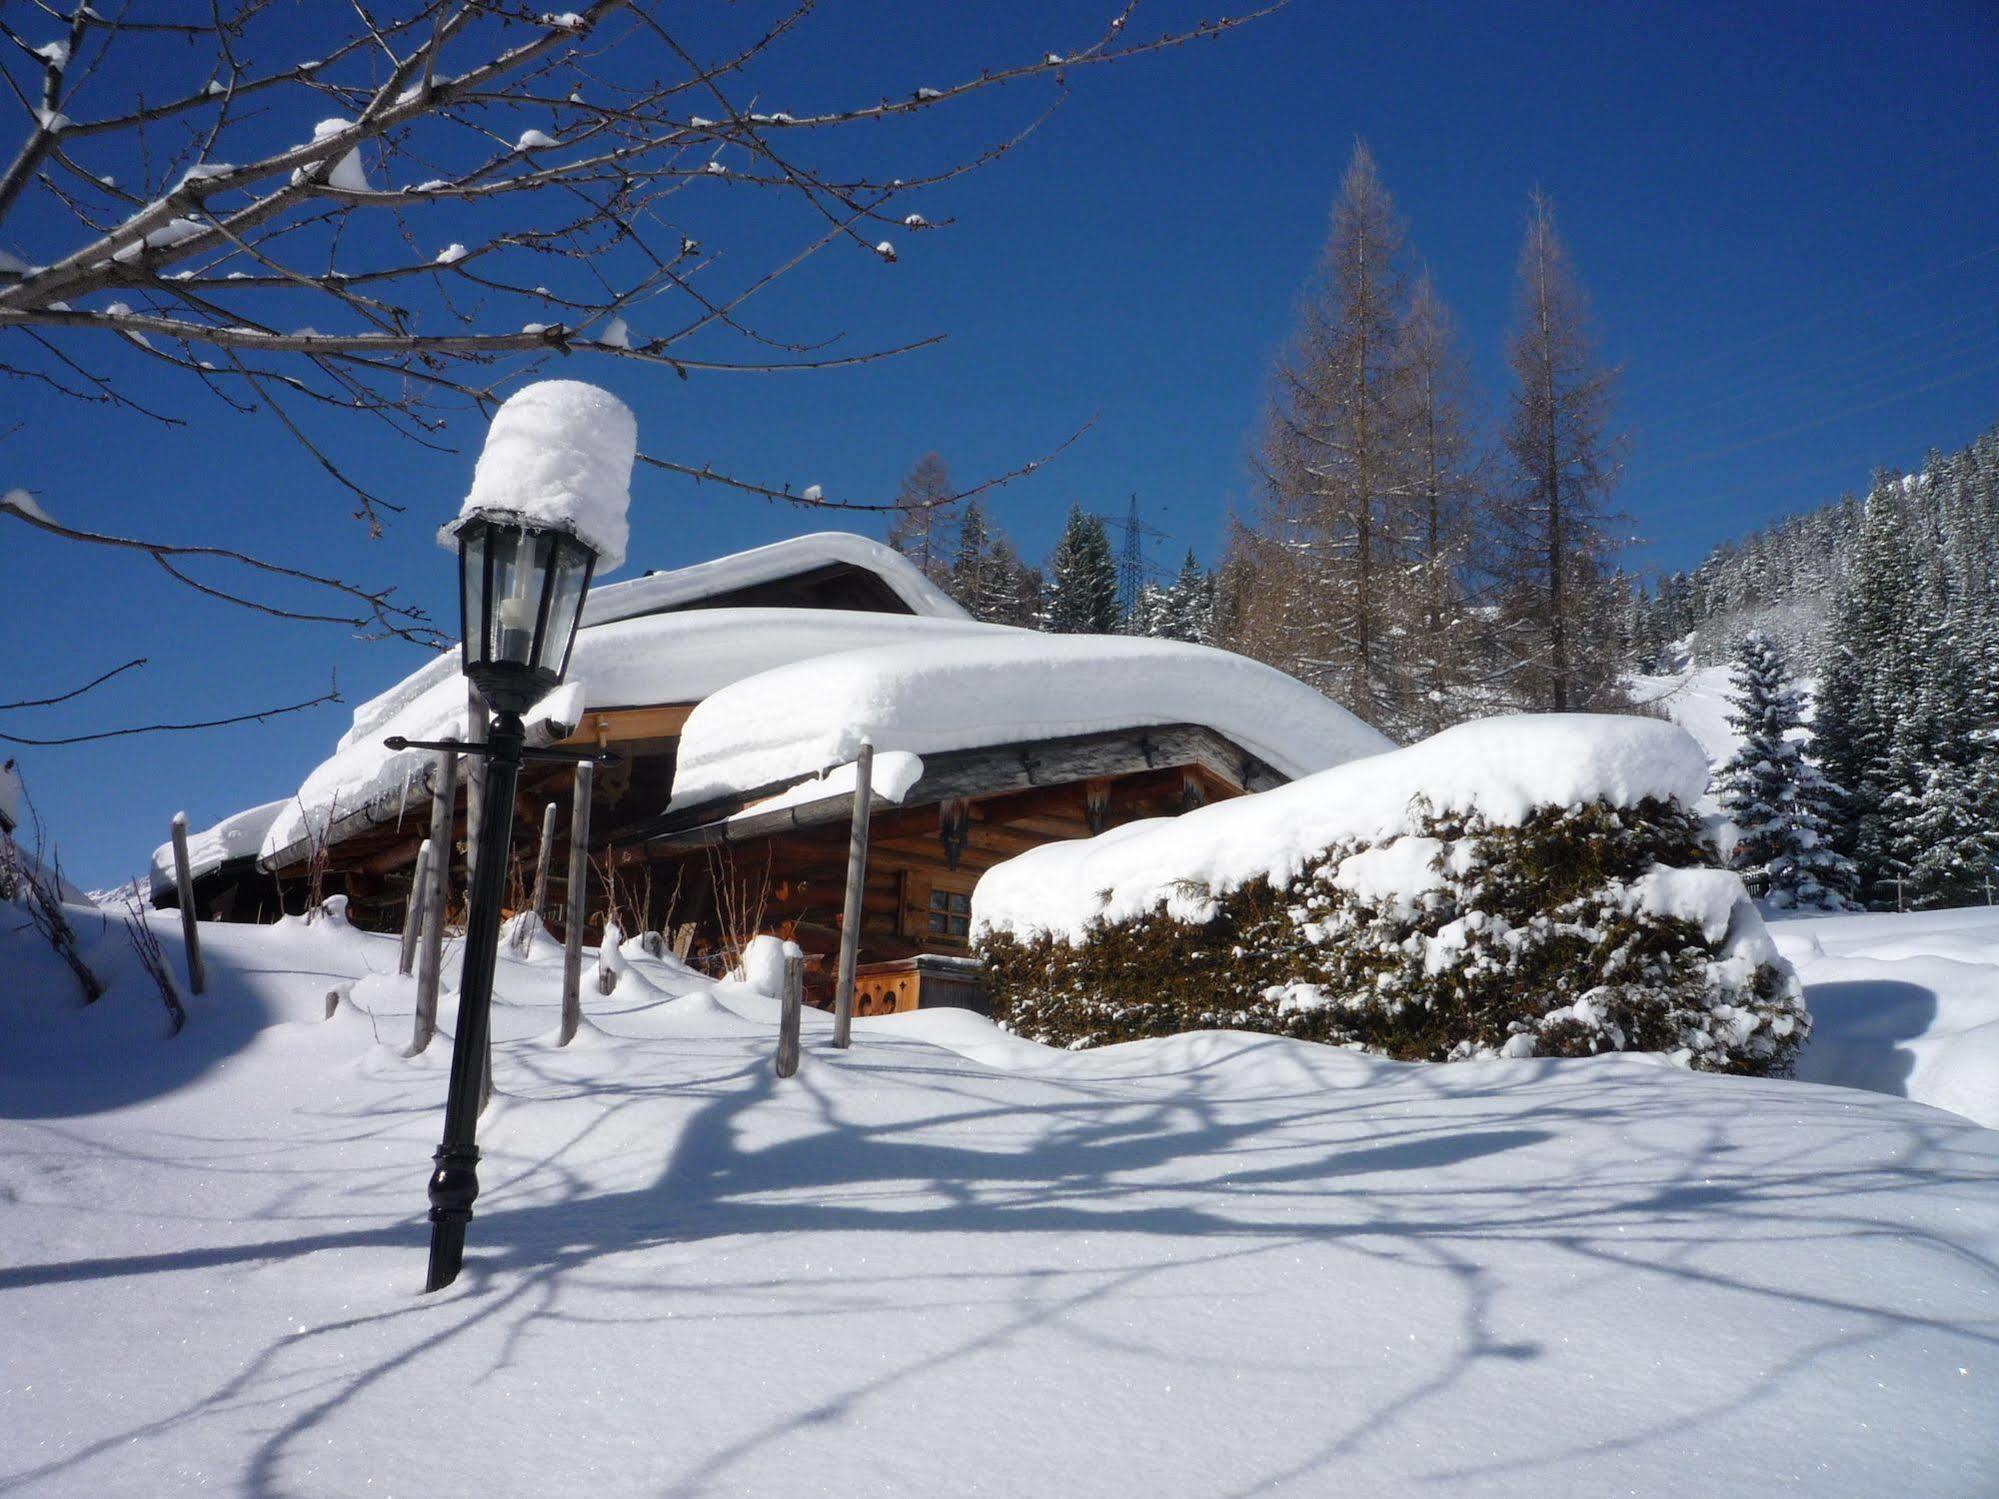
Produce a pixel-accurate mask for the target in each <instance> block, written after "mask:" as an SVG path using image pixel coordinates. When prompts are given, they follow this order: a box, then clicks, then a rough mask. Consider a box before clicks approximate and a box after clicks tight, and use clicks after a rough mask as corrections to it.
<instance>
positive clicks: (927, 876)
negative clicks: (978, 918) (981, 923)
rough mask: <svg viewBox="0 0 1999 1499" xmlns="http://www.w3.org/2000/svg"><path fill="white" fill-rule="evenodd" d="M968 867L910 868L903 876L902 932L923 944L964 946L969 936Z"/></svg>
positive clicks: (975, 879)
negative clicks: (965, 869) (951, 870)
mask: <svg viewBox="0 0 1999 1499" xmlns="http://www.w3.org/2000/svg"><path fill="white" fill-rule="evenodd" d="M977 882H978V876H977V875H975V874H973V873H971V872H970V871H969V870H967V871H964V872H949V873H947V872H945V871H942V870H918V869H909V870H905V871H903V876H902V935H903V936H904V937H906V938H908V939H909V940H910V941H912V942H915V943H919V944H920V945H922V946H924V947H965V946H968V945H969V944H970V942H971V937H972V886H973V885H974V884H976V883H977Z"/></svg>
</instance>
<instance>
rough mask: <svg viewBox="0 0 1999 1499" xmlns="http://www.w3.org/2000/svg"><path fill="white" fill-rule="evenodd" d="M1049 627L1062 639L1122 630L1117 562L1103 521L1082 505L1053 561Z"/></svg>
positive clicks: (1046, 607)
mask: <svg viewBox="0 0 1999 1499" xmlns="http://www.w3.org/2000/svg"><path fill="white" fill-rule="evenodd" d="M1042 611H1043V617H1044V624H1043V628H1045V629H1047V630H1050V631H1052V632H1054V633H1055V634H1058V635H1110V634H1114V633H1116V631H1117V627H1118V602H1117V561H1116V559H1115V558H1114V557H1113V556H1112V554H1111V542H1110V536H1109V534H1108V533H1107V532H1106V531H1105V529H1104V523H1103V519H1102V518H1101V517H1100V516H1095V515H1091V514H1089V513H1088V512H1086V511H1085V510H1084V509H1083V508H1082V506H1080V505H1072V506H1071V507H1070V508H1069V519H1068V522H1067V524H1066V525H1064V526H1063V528H1062V536H1061V539H1060V540H1059V541H1057V542H1056V543H1055V551H1054V553H1053V554H1052V555H1051V556H1050V558H1049V560H1048V588H1047V594H1046V597H1045V599H1044V602H1043V606H1042Z"/></svg>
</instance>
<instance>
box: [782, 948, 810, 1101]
mask: <svg viewBox="0 0 1999 1499" xmlns="http://www.w3.org/2000/svg"><path fill="white" fill-rule="evenodd" d="M779 1002H780V1009H779V1011H778V1020H777V1075H778V1076H779V1077H790V1076H791V1075H792V1074H793V1073H794V1072H796V1071H798V1027H799V1018H800V1015H801V1013H802V1012H803V1010H804V1008H805V955H804V954H803V953H786V954H785V958H784V991H783V994H782V996H781V997H780V1001H779Z"/></svg>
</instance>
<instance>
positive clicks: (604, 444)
mask: <svg viewBox="0 0 1999 1499" xmlns="http://www.w3.org/2000/svg"><path fill="white" fill-rule="evenodd" d="M638 445H639V428H638V422H637V420H636V419H635V418H634V417H633V416H632V413H631V408H630V407H628V406H626V405H625V403H624V402H623V401H621V400H619V399H618V398H617V397H616V396H614V395H612V394H611V393H610V392H609V391H607V390H602V389H600V388H598V387H597V386H595V385H589V384H586V383H584V382H583V381H581V380H538V381H536V382H535V383H534V384H532V385H527V386H523V387H522V388H521V389H519V390H517V391H515V392H514V393H513V394H512V395H511V396H509V397H507V400H506V402H505V404H504V405H502V406H501V407H500V409H499V410H498V411H497V412H495V413H494V415H493V425H492V426H491V427H490V428H489V429H488V430H487V432H486V446H485V448H484V449H483V450H482V451H481V452H480V454H479V463H478V466H477V467H476V468H475V469H474V470H473V472H472V492H471V493H470V494H468V495H466V496H465V503H464V504H463V505H462V506H461V507H460V508H459V511H458V519H457V521H456V522H454V523H453V524H452V525H450V526H447V527H446V528H445V529H444V531H443V532H441V533H440V535H439V540H440V541H442V542H443V543H444V545H446V546H447V547H455V546H456V545H457V542H456V540H455V539H454V538H455V536H456V534H457V529H458V527H459V526H462V525H463V524H464V523H465V522H466V521H469V520H472V519H474V518H475V517H483V518H485V519H488V520H496V521H501V522H504V523H513V524H527V525H533V526H541V527H544V528H551V529H554V530H559V531H567V532H570V533H571V534H572V535H574V536H575V537H576V538H577V539H578V540H580V541H582V542H583V543H585V544H586V545H587V546H590V547H592V548H594V549H595V550H596V552H597V570H598V571H599V572H609V571H610V570H611V569H612V568H614V567H617V566H618V565H619V564H620V563H622V562H623V561H624V560H625V543H626V541H627V540H629V539H630V535H631V528H630V524H629V523H628V521H627V520H626V518H625V511H626V510H627V508H628V507H629V506H630V504H631V498H632V497H631V482H632V462H633V460H634V459H635V458H636V457H637V455H638Z"/></svg>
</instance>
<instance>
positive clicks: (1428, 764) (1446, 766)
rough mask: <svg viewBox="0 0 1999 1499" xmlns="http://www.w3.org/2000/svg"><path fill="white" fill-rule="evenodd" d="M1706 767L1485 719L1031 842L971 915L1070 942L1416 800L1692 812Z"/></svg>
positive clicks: (1189, 903) (1292, 865)
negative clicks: (1076, 834)
mask: <svg viewBox="0 0 1999 1499" xmlns="http://www.w3.org/2000/svg"><path fill="white" fill-rule="evenodd" d="M688 727H689V728H690V729H691V728H692V727H693V724H692V721H691V720H690V722H689V725H688ZM1707 777H1708V766H1707V757H1706V756H1705V755H1704V754H1702V753H1701V747H1700V745H1699V744H1697V743H1696V742H1695V741H1694V739H1693V737H1692V736H1691V735H1689V734H1688V733H1687V732H1686V731H1685V730H1684V729H1680V728H1676V727H1675V726H1674V725H1672V724H1669V723H1661V722H1659V721H1658V720H1656V719H1648V718H1633V717H1622V716H1618V717H1613V716H1610V715H1607V714H1582V713H1575V714H1533V715H1524V716H1521V717H1515V718H1486V719H1479V720H1477V721H1475V722H1472V723H1465V724H1459V725H1457V726H1456V727H1455V728H1450V729H1446V730H1444V732H1443V733H1441V734H1438V735H1435V736H1434V737H1432V738H1429V739H1425V740H1423V741H1422V742H1420V743H1418V744H1413V745H1410V746H1409V747H1408V748H1407V749H1400V750H1396V751H1394V752H1392V753H1389V754H1383V755H1376V756H1373V757H1371V758H1368V759H1362V760H1356V761H1354V762H1353V763H1351V764H1346V765H1339V766H1336V767H1335V768H1333V769H1331V770H1327V771H1323V772H1321V773H1320V774H1318V775H1312V776H1307V777H1306V778H1305V779H1303V780H1298V781H1293V782H1292V783H1291V784H1290V785H1288V786H1279V787H1277V788H1275V789H1274V790H1270V791H1265V792H1260V793H1258V794H1257V795H1255V796H1245V797H1239V798H1237V799H1235V800H1233V801H1227V802H1217V803H1215V804H1214V805H1212V806H1208V807H1203V808H1200V809H1198V810H1196V811H1193V812H1189V813H1187V814H1186V815H1185V816H1184V817H1177V818H1168V819H1158V818H1155V819H1151V820H1148V821H1145V822H1134V823H1129V824H1127V825H1125V826H1124V827H1120V828H1113V829H1112V830H1111V831H1109V832H1107V833H1103V834H1101V835H1099V836H1098V837H1095V838H1086V839H1079V840H1076V841H1074V842H1065V843H1052V844H1048V845H1045V846H1043V847H1041V848H1037V849H1032V850H1030V851H1029V852H1027V853H1025V854H1022V855H1020V856H1018V857H1017V858H1013V859H1009V860H1007V861H1006V862H1005V863H1002V864H998V865H995V866H994V867H993V868H992V869H990V870H988V871H987V872H986V874H985V875H984V877H983V878H981V879H980V881H979V884H978V888H977V889H976V890H975V891H974V893H973V896H972V917H973V926H974V929H975V930H980V931H983V930H998V931H1012V932H1020V933H1031V932H1051V933H1055V934H1058V935H1061V936H1065V937H1068V938H1072V939H1073V938H1078V937H1080V936H1081V935H1082V934H1083V933H1084V932H1085V931H1086V930H1087V929H1088V927H1089V925H1090V923H1091V922H1092V921H1093V920H1095V919H1096V918H1098V917H1104V918H1106V919H1109V920H1123V919H1127V918H1129V917H1133V916H1137V915H1139V914H1141V913H1143V912H1146V911H1149V910H1152V909H1153V908H1155V907H1156V906H1158V905H1159V904H1160V903H1161V902H1165V903H1166V904H1167V906H1168V908H1169V909H1178V910H1182V911H1185V912H1187V913H1189V914H1191V913H1193V912H1194V911H1196V910H1197V909H1198V908H1199V907H1200V906H1201V905H1202V904H1203V903H1204V895H1205V893H1206V892H1214V893H1221V892H1224V891H1228V890H1233V889H1236V888H1238V887H1240V886H1242V885H1244V884H1246V883H1248V882H1249V881H1251V880H1254V879H1257V878H1258V877H1260V876H1267V877H1269V878H1270V879H1271V880H1273V881H1275V882H1277V883H1279V884H1282V883H1284V882H1286V881H1288V880H1290V879H1292V878H1294V877H1295V876H1296V875H1297V874H1298V872H1299V871H1300V870H1301V869H1303V867H1304V865H1305V862H1306V860H1307V859H1309V858H1311V857H1312V856H1313V855H1314V854H1317V853H1320V852H1322V851H1324V850H1325V849H1327V848H1330V847H1332V846H1333V845H1334V844H1337V843H1369V844H1380V843H1385V842H1387V841H1388V840H1390V839H1393V838H1397V837H1400V836H1402V835H1403V834H1406V833H1412V832H1414V831H1415V824H1416V822H1417V817H1418V811H1417V807H1416V803H1417V799H1418V798H1422V799H1423V801H1424V802H1425V803H1427V805H1428V807H1429V809H1430V810H1431V811H1432V812H1437V813H1443V812H1474V811H1475V812H1479V813H1481V814H1483V815H1484V816H1485V817H1486V818H1488V819H1489V820H1491V821H1493V822H1495V823H1499V824H1508V823H1516V822H1519V821H1520V820H1521V819H1522V818H1524V817H1525V816H1526V815H1527V814H1528V813H1529V812H1531V811H1532V810H1534V809H1535V808H1537V807H1548V806H1553V807H1567V806H1575V805H1579V804H1580V803H1583V802H1586V801H1590V800H1593V799H1596V798H1599V797H1600V798H1602V799H1603V800H1605V801H1608V802H1609V803H1610V804H1611V805H1613V806H1618V807H1627V806H1632V805H1635V804H1636V803H1638V802H1641V801H1643V800H1645V799H1646V798H1647V797H1656V798H1659V799H1660V800H1669V801H1674V802H1678V803H1679V804H1680V805H1682V806H1684V807H1688V808H1692V807H1693V806H1694V805H1695V804H1696V803H1697V802H1698V801H1699V799H1700V796H1701V793H1702V792H1703V791H1704V790H1705V789H1706V787H1707Z"/></svg>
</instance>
